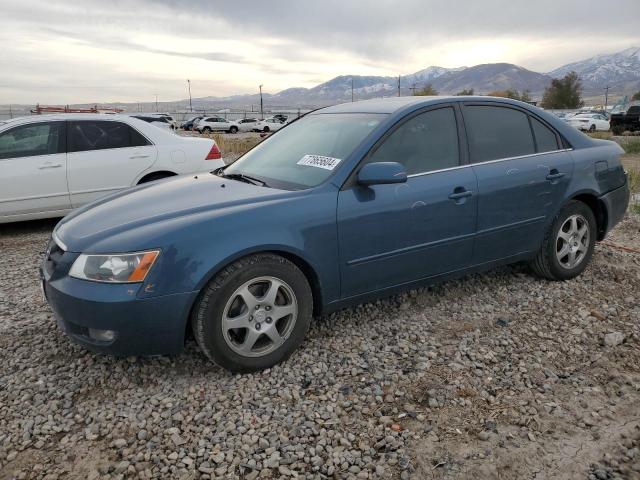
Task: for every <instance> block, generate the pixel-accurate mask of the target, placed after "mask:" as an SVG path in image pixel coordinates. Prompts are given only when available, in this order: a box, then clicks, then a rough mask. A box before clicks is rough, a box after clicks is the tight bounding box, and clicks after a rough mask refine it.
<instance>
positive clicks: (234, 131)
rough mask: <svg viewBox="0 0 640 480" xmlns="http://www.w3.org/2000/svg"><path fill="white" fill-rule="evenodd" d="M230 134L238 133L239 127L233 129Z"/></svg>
mask: <svg viewBox="0 0 640 480" xmlns="http://www.w3.org/2000/svg"><path fill="white" fill-rule="evenodd" d="M229 132H230V133H238V127H231V128H230V129H229Z"/></svg>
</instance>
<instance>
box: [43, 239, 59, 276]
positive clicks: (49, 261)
mask: <svg viewBox="0 0 640 480" xmlns="http://www.w3.org/2000/svg"><path fill="white" fill-rule="evenodd" d="M62 255H64V250H63V249H62V248H60V246H59V245H58V244H57V243H56V242H55V240H54V239H53V238H52V239H51V240H49V245H47V251H46V253H45V258H44V270H45V272H47V276H49V277H50V276H51V275H52V274H53V272H55V270H56V267H57V266H58V263H59V262H60V259H61V258H62Z"/></svg>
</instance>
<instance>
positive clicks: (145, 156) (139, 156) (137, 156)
mask: <svg viewBox="0 0 640 480" xmlns="http://www.w3.org/2000/svg"><path fill="white" fill-rule="evenodd" d="M129 158H149V155H131V156H130V157H129Z"/></svg>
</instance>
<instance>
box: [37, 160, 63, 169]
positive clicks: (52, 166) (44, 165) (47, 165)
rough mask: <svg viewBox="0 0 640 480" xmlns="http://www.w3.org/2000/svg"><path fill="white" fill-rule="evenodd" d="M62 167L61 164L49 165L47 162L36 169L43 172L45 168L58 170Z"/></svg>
mask: <svg viewBox="0 0 640 480" xmlns="http://www.w3.org/2000/svg"><path fill="white" fill-rule="evenodd" d="M61 166H62V164H61V163H51V162H47V163H43V164H42V165H40V166H39V167H38V170H45V169H47V168H60V167H61Z"/></svg>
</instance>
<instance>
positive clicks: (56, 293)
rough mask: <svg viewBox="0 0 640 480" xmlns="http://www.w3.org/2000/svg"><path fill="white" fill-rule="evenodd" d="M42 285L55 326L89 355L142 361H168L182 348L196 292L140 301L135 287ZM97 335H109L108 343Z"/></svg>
mask: <svg viewBox="0 0 640 480" xmlns="http://www.w3.org/2000/svg"><path fill="white" fill-rule="evenodd" d="M42 281H43V288H44V292H45V295H46V297H47V301H48V302H49V305H51V308H52V309H53V311H54V314H55V316H56V319H57V321H58V326H59V327H60V328H61V329H62V330H63V331H64V333H66V334H67V335H68V336H69V337H70V338H71V339H72V340H73V341H74V342H76V343H78V344H80V345H82V346H84V347H86V348H87V349H89V350H92V351H94V352H100V353H107V354H110V355H116V356H129V355H136V356H138V355H140V356H146V355H164V354H167V355H172V354H176V353H179V352H180V351H182V349H183V348H184V336H185V330H186V325H187V319H188V316H189V310H190V308H191V305H192V302H193V300H194V299H195V297H196V294H197V293H196V292H188V293H180V294H174V295H166V296H162V297H154V298H145V299H139V298H136V293H137V290H138V288H139V286H138V285H135V284H129V285H126V284H125V285H111V284H101V283H93V282H88V281H84V280H78V279H75V278H71V277H68V276H64V277H62V278H59V279H57V280H54V281H49V280H46V279H44V278H43V279H42ZM96 331H102V332H105V331H110V332H113V333H111V334H110V335H112V336H113V339H110V340H103V339H99V338H97V336H96V335H95V332H96Z"/></svg>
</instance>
